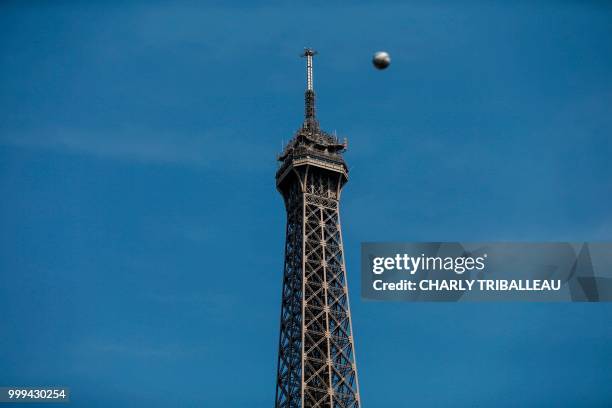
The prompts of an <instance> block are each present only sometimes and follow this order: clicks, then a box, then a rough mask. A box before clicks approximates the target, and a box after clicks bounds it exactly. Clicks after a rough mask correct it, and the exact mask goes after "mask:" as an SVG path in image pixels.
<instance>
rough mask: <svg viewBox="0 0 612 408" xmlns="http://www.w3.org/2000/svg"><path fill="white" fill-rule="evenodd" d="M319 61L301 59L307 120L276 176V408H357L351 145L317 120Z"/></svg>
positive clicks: (308, 53) (308, 56)
mask: <svg viewBox="0 0 612 408" xmlns="http://www.w3.org/2000/svg"><path fill="white" fill-rule="evenodd" d="M315 53H316V52H315V51H314V50H312V49H310V48H306V49H305V51H304V53H303V56H305V57H306V94H305V96H306V97H305V100H306V115H305V116H306V117H305V120H304V123H303V125H302V127H301V128H300V129H299V130H298V131H297V132H296V133H295V135H294V137H293V138H292V139H291V141H290V142H289V143H288V144H287V146H285V148H284V151H283V152H282V153H281V154H280V155H279V156H278V160H279V162H280V166H279V169H278V170H277V172H276V187H277V189H278V191H279V192H280V193H281V195H282V196H283V199H284V201H285V209H286V211H287V228H286V240H285V263H284V272H283V288H282V296H281V318H280V320H281V322H280V336H279V346H278V370H277V376H276V402H275V407H276V408H314V407H321V408H322V407H326V408H338V407H341V408H359V407H360V406H361V402H360V397H359V385H358V380H357V365H356V363H355V349H354V338H353V329H352V324H351V312H350V307H349V297H348V287H347V281H346V267H345V263H344V246H343V244H342V233H341V228H340V211H339V207H340V194H341V192H342V188H343V186H344V185H345V183H346V182H347V181H348V168H347V166H346V163H345V162H344V159H343V157H342V153H343V152H344V150H345V149H346V146H347V145H346V141H345V142H343V143H340V142H339V141H338V138H337V137H336V136H335V135H331V134H329V133H326V132H324V131H322V130H321V129H320V127H319V123H318V121H317V119H316V117H315V93H314V86H313V77H312V57H313V56H314V55H315Z"/></svg>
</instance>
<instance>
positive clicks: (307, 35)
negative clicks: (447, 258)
mask: <svg viewBox="0 0 612 408" xmlns="http://www.w3.org/2000/svg"><path fill="white" fill-rule="evenodd" d="M0 7H1V8H2V12H1V13H0V45H1V49H2V52H1V53H0V107H1V109H2V114H1V115H0V197H2V200H0V282H1V284H0V315H1V317H0V333H1V335H0V373H1V374H0V383H1V384H0V385H12V384H16V385H47V384H49V385H53V384H60V385H67V386H70V387H71V388H72V400H73V402H72V406H77V407H109V406H114V407H133V406H148V407H158V406H159V407H162V406H182V407H196V406H197V407H266V406H268V407H269V406H271V405H272V404H273V398H274V385H275V384H274V381H275V370H276V353H277V341H278V324H279V322H278V318H279V308H280V290H281V288H280V285H281V273H282V262H283V239H284V235H283V234H284V222H285V219H284V208H283V203H282V200H281V198H280V195H279V194H278V193H277V192H276V190H275V186H274V172H275V169H276V162H275V155H276V154H277V153H278V152H279V151H280V149H281V146H282V143H283V142H286V141H287V140H288V139H289V138H290V137H291V136H292V134H293V132H294V131H295V130H296V129H297V128H298V127H299V125H300V123H301V121H302V115H303V90H304V85H305V84H304V82H305V78H304V68H303V64H304V61H303V60H302V59H300V58H298V54H299V53H300V51H301V49H302V48H303V47H304V46H312V47H314V48H316V49H318V50H319V52H320V55H319V56H317V57H316V58H315V88H316V90H317V96H318V102H317V103H318V105H317V107H318V113H319V118H320V120H321V123H322V125H323V127H324V128H325V129H327V130H329V131H333V130H337V131H338V134H339V135H340V136H341V137H343V136H346V137H348V138H349V151H348V152H347V153H346V160H347V161H348V163H349V165H350V167H351V174H350V177H351V179H350V181H349V183H348V185H347V186H346V188H345V191H344V194H343V203H342V220H343V232H344V241H345V251H346V258H347V267H348V273H349V285H350V288H351V292H352V294H353V295H352V298H351V300H352V302H351V305H352V308H353V320H354V321H353V324H354V331H355V334H356V347H357V348H356V351H357V361H358V368H359V375H360V385H361V394H362V399H363V404H364V406H365V407H366V408H375V407H391V406H393V407H403V406H418V407H447V406H465V407H474V406H491V405H495V406H500V407H515V406H523V407H538V406H557V407H565V406H566V407H574V406H593V407H597V406H600V407H603V406H609V405H610V403H611V401H612V389H611V388H610V387H609V384H610V382H611V380H612V377H611V374H610V373H611V370H610V367H611V366H612V346H611V345H612V306H611V305H609V304H548V305H543V304H487V305H483V304H408V303H405V304H404V303H388V304H387V303H372V302H363V301H361V300H360V299H359V275H358V274H359V270H358V267H359V245H360V243H361V242H362V241H385V240H386V241H428V240H435V241H452V240H461V241H498V240H505V241H519V240H520V241H564V240H573V241H582V240H586V241H601V240H608V241H609V240H612V210H611V206H610V202H612V182H611V180H612V177H611V176H612V164H611V161H610V158H611V157H612V142H611V140H612V139H611V136H612V41H610V39H611V38H612V7H610V4H609V3H606V2H589V1H586V2H578V1H558V2H554V1H548V2H544V1H543V2H538V4H532V2H506V3H504V2H478V1H466V2H450V1H449V2H443V1H437V2H424V1H422V2H412V3H400V2H383V3H381V2H355V3H352V4H351V5H341V4H340V3H334V2H325V3H316V2H315V3H304V4H291V5H285V4H283V3H271V4H267V5H254V4H252V3H251V2H248V3H247V2H245V3H244V4H239V3H234V4H233V5H232V6H228V5H224V4H222V3H221V2H218V3H208V4H207V3H195V2H194V3H178V2H121V3H119V2H85V3H78V2H54V3H53V4H51V3H44V2H33V1H32V2H13V3H10V2H9V3H3V5H2V6H0ZM381 49H384V50H387V51H389V52H390V53H391V56H392V61H393V62H392V66H391V67H390V69H388V70H387V71H384V72H379V71H375V70H374V69H373V68H372V67H371V64H370V58H371V55H372V53H373V52H374V51H376V50H381Z"/></svg>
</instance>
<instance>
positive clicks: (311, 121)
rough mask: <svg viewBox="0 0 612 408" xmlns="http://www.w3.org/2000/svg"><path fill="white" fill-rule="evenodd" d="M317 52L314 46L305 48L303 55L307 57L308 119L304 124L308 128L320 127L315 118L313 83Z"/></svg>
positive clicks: (306, 94) (306, 96) (306, 101)
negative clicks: (314, 59) (313, 64)
mask: <svg viewBox="0 0 612 408" xmlns="http://www.w3.org/2000/svg"><path fill="white" fill-rule="evenodd" d="M315 54H317V52H316V51H315V50H313V49H312V48H304V53H303V54H302V57H306V93H305V98H304V99H305V103H306V112H305V113H306V120H305V121H304V126H305V127H307V128H310V127H314V128H318V122H317V120H316V119H315V93H314V87H313V85H312V57H313V56H314V55H315Z"/></svg>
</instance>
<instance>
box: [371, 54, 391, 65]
mask: <svg viewBox="0 0 612 408" xmlns="http://www.w3.org/2000/svg"><path fill="white" fill-rule="evenodd" d="M372 64H374V66H375V67H376V68H378V69H385V68H387V67H388V66H389V64H391V57H390V56H389V54H388V53H387V52H385V51H378V52H376V53H374V57H373V58H372Z"/></svg>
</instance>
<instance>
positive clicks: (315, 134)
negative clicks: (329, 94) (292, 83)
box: [276, 48, 348, 185]
mask: <svg viewBox="0 0 612 408" xmlns="http://www.w3.org/2000/svg"><path fill="white" fill-rule="evenodd" d="M316 54H317V52H316V51H315V50H313V49H312V48H305V49H304V53H303V54H302V57H305V58H306V92H305V93H304V102H305V118H304V123H303V124H302V127H301V128H300V129H299V130H298V131H297V132H296V133H295V135H294V137H293V138H292V139H291V141H290V142H289V143H288V144H287V145H286V146H285V148H284V150H283V152H282V153H281V154H280V155H279V156H278V161H279V162H280V168H279V169H278V171H277V173H276V182H277V185H280V183H281V182H282V180H283V179H284V178H285V176H286V175H287V172H288V171H290V170H291V168H295V167H297V166H301V165H316V166H318V167H322V168H326V169H328V170H331V171H336V172H340V173H342V174H343V175H344V178H345V179H347V178H348V167H347V166H346V163H345V162H344V159H343V158H342V152H344V151H345V150H346V148H347V145H348V144H347V140H346V139H344V140H343V141H342V142H340V140H339V139H338V137H337V136H336V135H332V134H330V133H327V132H325V131H323V130H321V127H320V126H319V121H318V120H317V118H316V110H315V91H314V85H313V69H312V68H313V64H312V62H313V57H314V55H316Z"/></svg>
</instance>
